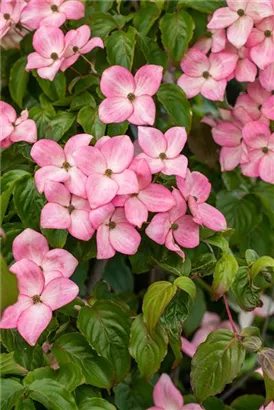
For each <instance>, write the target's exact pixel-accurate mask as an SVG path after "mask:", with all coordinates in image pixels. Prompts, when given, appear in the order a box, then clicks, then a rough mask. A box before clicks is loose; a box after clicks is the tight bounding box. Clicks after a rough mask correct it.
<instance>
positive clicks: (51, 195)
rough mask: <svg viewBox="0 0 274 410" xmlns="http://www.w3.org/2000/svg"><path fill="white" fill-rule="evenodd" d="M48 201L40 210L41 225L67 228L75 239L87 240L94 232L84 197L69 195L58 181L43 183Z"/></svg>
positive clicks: (87, 204)
mask: <svg viewBox="0 0 274 410" xmlns="http://www.w3.org/2000/svg"><path fill="white" fill-rule="evenodd" d="M45 196H46V198H47V200H48V203H47V204H46V205H45V206H44V208H43V209H42V212H41V221H40V223H41V227H42V228H53V229H67V230H68V231H69V233H70V234H71V235H72V236H74V237H75V238H77V239H80V240H82V241H88V240H90V239H91V237H92V235H93V234H94V229H93V227H92V226H91V224H90V222H89V211H90V207H89V203H88V201H87V200H86V199H83V198H80V197H79V196H76V195H71V194H70V192H69V190H68V189H67V188H66V187H65V186H64V185H63V184H61V183H59V182H53V181H50V182H47V183H46V184H45Z"/></svg>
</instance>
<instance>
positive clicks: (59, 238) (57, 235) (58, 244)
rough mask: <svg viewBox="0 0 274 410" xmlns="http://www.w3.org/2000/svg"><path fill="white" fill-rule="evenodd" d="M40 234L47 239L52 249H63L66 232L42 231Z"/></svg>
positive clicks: (57, 230) (59, 230)
mask: <svg viewBox="0 0 274 410" xmlns="http://www.w3.org/2000/svg"><path fill="white" fill-rule="evenodd" d="M41 231H42V234H43V235H44V236H45V237H46V238H47V241H48V243H49V244H50V246H51V247H52V248H63V247H64V246H65V244H66V241H67V237H68V231H67V230H65V229H42V230H41Z"/></svg>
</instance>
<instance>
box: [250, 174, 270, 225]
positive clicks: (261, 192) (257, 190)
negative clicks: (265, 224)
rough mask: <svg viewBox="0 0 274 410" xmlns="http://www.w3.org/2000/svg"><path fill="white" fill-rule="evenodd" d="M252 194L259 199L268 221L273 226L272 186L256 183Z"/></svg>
mask: <svg viewBox="0 0 274 410" xmlns="http://www.w3.org/2000/svg"><path fill="white" fill-rule="evenodd" d="M252 191H253V193H254V194H255V195H256V196H257V197H258V198H259V199H260V201H261V204H262V205H263V208H264V211H265V213H266V215H267V216H268V218H269V219H270V221H271V223H272V225H273V224H274V202H273V197H274V185H273V184H267V183H265V182H262V181H260V182H258V183H257V184H256V185H254V187H253V190H252Z"/></svg>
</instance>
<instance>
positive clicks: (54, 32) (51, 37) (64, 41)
mask: <svg viewBox="0 0 274 410" xmlns="http://www.w3.org/2000/svg"><path fill="white" fill-rule="evenodd" d="M75 35H76V34H75V30H71V31H69V32H68V33H67V34H66V35H64V33H63V31H62V30H60V29H59V28H56V27H40V28H39V29H38V30H37V31H36V32H35V34H34V36H33V47H34V50H35V52H34V53H31V54H29V55H28V63H27V66H26V71H30V70H33V69H37V73H38V75H39V76H40V77H41V78H45V79H46V80H50V81H52V80H53V79H54V77H55V76H56V74H57V72H58V71H59V69H60V67H61V65H62V63H63V61H64V58H65V57H64V53H65V51H66V48H67V46H68V45H69V44H70V42H71V41H72V39H73V37H74V36H75Z"/></svg>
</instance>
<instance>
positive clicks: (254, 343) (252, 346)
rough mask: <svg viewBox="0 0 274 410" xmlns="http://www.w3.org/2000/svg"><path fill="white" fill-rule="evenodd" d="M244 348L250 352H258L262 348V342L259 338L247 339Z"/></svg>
mask: <svg viewBox="0 0 274 410" xmlns="http://www.w3.org/2000/svg"><path fill="white" fill-rule="evenodd" d="M243 346H244V347H245V349H247V350H249V351H250V352H258V351H259V350H260V349H261V347H262V341H261V339H260V338H259V337H258V336H250V337H245V338H244V340H243Z"/></svg>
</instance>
